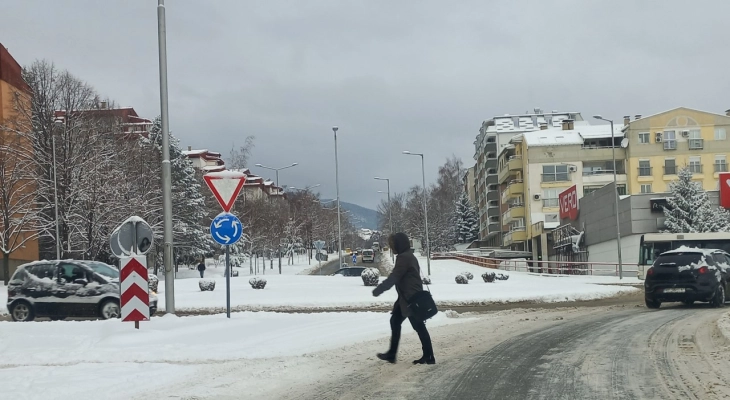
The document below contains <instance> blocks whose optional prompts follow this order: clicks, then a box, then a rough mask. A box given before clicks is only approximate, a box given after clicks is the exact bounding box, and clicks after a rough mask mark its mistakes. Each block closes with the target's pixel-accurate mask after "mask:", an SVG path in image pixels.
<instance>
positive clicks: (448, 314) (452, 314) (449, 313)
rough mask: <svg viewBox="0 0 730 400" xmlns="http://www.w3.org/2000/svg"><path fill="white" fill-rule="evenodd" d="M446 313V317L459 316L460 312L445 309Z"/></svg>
mask: <svg viewBox="0 0 730 400" xmlns="http://www.w3.org/2000/svg"><path fill="white" fill-rule="evenodd" d="M444 315H445V316H446V318H459V313H458V312H456V311H454V310H446V311H444Z"/></svg>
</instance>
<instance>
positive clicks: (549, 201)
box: [542, 199, 560, 207]
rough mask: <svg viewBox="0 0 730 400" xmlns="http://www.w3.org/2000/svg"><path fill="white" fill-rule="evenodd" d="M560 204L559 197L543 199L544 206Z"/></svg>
mask: <svg viewBox="0 0 730 400" xmlns="http://www.w3.org/2000/svg"><path fill="white" fill-rule="evenodd" d="M559 205H560V200H559V199H542V206H543V207H558V206H559Z"/></svg>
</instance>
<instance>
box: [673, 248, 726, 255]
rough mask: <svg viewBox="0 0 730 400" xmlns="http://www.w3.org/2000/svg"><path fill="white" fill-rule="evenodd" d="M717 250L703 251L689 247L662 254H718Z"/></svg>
mask: <svg viewBox="0 0 730 400" xmlns="http://www.w3.org/2000/svg"><path fill="white" fill-rule="evenodd" d="M716 251H717V249H703V248H699V247H689V246H679V247H678V248H676V249H674V250H669V251H665V252H664V253H662V254H675V253H700V254H705V255H707V254H712V253H714V252H716Z"/></svg>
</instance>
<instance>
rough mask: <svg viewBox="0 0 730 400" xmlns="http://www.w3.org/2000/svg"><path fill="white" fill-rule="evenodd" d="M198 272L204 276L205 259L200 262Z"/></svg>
mask: <svg viewBox="0 0 730 400" xmlns="http://www.w3.org/2000/svg"><path fill="white" fill-rule="evenodd" d="M198 272H200V277H201V278H202V277H203V275H204V274H205V261H201V262H200V264H198Z"/></svg>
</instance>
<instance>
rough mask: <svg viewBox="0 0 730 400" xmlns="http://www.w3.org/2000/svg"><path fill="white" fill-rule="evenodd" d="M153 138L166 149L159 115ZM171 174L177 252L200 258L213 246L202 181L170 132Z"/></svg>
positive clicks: (151, 137)
mask: <svg viewBox="0 0 730 400" xmlns="http://www.w3.org/2000/svg"><path fill="white" fill-rule="evenodd" d="M149 141H150V142H151V143H152V145H153V146H154V147H155V148H156V149H157V150H158V151H160V152H161V151H162V121H161V119H160V117H159V116H158V117H157V118H156V119H155V121H154V123H153V125H152V129H150V138H149ZM169 150H170V175H171V178H172V179H171V180H172V225H173V227H172V229H173V235H174V236H173V240H174V244H175V249H176V254H177V255H178V256H181V257H183V258H200V257H203V256H204V255H205V254H206V253H209V252H210V251H211V249H212V244H213V243H212V239H211V238H210V235H209V234H207V233H206V231H205V229H204V226H203V223H204V222H207V221H205V219H206V216H207V212H206V207H205V197H204V196H203V191H202V185H201V184H200V179H199V178H198V176H197V172H196V171H195V167H193V163H192V162H191V161H190V159H189V158H188V157H187V156H186V155H185V154H183V152H182V148H180V141H179V140H178V139H177V138H175V137H174V136H173V135H172V134H170V149H169Z"/></svg>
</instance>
